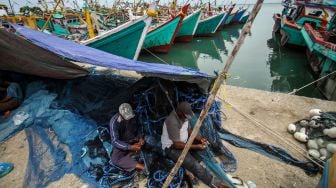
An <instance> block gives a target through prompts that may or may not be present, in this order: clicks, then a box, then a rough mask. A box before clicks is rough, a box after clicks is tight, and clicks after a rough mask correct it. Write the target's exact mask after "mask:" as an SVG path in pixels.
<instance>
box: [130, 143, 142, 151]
mask: <svg viewBox="0 0 336 188" xmlns="http://www.w3.org/2000/svg"><path fill="white" fill-rule="evenodd" d="M130 150H131V151H140V150H141V145H140V144H139V143H136V144H133V145H131V149H130Z"/></svg>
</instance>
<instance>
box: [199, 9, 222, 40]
mask: <svg viewBox="0 0 336 188" xmlns="http://www.w3.org/2000/svg"><path fill="white" fill-rule="evenodd" d="M225 14H227V12H222V13H220V14H217V15H214V16H211V17H209V18H206V19H204V20H201V21H200V22H199V23H198V26H197V29H196V33H195V36H211V35H212V34H214V33H215V32H216V31H217V29H218V27H219V25H220V24H221V23H222V21H223V19H224V17H225Z"/></svg>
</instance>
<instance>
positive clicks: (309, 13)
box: [273, 0, 336, 47]
mask: <svg viewBox="0 0 336 188" xmlns="http://www.w3.org/2000/svg"><path fill="white" fill-rule="evenodd" d="M311 2H312V1H307V0H306V1H296V2H294V4H292V5H288V4H286V6H285V7H284V10H283V11H282V15H280V14H276V15H274V16H273V18H274V20H275V25H274V27H273V28H274V29H275V30H274V32H278V31H280V34H281V45H282V46H284V45H286V44H290V45H292V46H296V47H304V46H305V45H306V43H305V41H304V39H303V37H302V34H301V29H302V27H303V25H304V24H305V23H311V24H312V25H313V26H314V27H326V25H327V24H328V22H329V20H330V19H331V17H332V16H333V15H334V14H335V11H336V8H335V7H332V6H330V5H324V4H321V3H311ZM314 2H316V1H314ZM279 24H280V25H279Z"/></svg>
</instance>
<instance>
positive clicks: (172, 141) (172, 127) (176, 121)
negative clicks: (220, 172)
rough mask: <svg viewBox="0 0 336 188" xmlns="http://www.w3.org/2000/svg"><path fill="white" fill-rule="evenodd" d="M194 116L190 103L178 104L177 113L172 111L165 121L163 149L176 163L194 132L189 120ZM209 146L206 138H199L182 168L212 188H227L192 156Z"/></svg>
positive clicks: (192, 146) (162, 137)
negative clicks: (194, 151)
mask: <svg viewBox="0 0 336 188" xmlns="http://www.w3.org/2000/svg"><path fill="white" fill-rule="evenodd" d="M193 116H194V113H193V111H192V108H191V105H190V104H189V103H188V102H181V103H180V104H178V106H177V108H176V112H175V111H172V112H171V113H170V114H169V116H168V117H167V118H166V120H165V121H164V124H163V130H162V135H161V144H162V149H163V150H164V152H165V154H166V155H167V156H168V157H169V158H170V159H172V160H174V161H175V162H176V161H177V160H178V158H179V156H180V155H181V153H182V150H183V149H184V147H185V146H186V143H187V140H188V138H189V135H190V134H191V132H192V129H191V128H190V124H189V120H191V119H192V117H193ZM207 144H208V141H207V139H206V138H204V137H201V136H197V137H196V138H195V142H194V144H193V145H191V148H190V149H191V153H188V154H187V155H186V157H185V159H184V161H183V163H182V166H183V167H184V168H186V169H187V170H188V171H190V172H191V173H193V174H194V175H195V176H196V177H197V178H198V179H200V180H201V181H202V182H203V183H205V184H206V185H209V186H210V187H227V186H225V184H224V183H222V182H221V181H220V180H218V179H217V178H215V177H214V176H212V175H211V174H210V172H209V171H207V170H206V169H205V168H204V167H202V166H201V165H200V164H199V162H198V161H197V160H196V159H195V157H194V156H193V155H192V154H193V152H192V150H204V149H205V148H206V145H207Z"/></svg>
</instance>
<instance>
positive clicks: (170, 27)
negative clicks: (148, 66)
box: [142, 16, 181, 53]
mask: <svg viewBox="0 0 336 188" xmlns="http://www.w3.org/2000/svg"><path fill="white" fill-rule="evenodd" d="M180 20H181V16H177V17H175V18H174V19H172V20H170V21H169V22H167V23H165V24H164V25H161V26H160V27H158V28H156V29H154V30H152V31H150V32H149V33H148V34H147V36H146V39H145V42H144V44H143V46H142V48H144V49H147V50H150V51H151V52H156V53H168V51H169V49H170V47H171V45H172V42H173V40H174V35H176V34H175V33H176V29H177V28H178V25H179V23H180Z"/></svg>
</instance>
